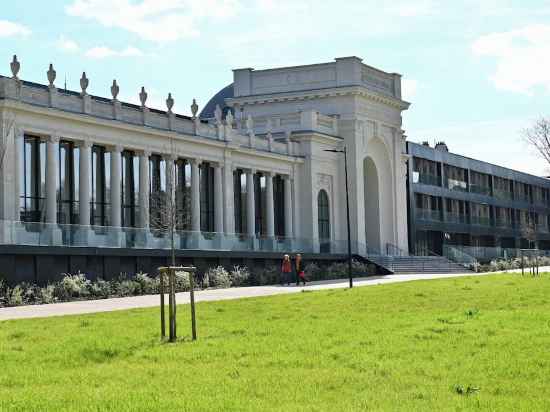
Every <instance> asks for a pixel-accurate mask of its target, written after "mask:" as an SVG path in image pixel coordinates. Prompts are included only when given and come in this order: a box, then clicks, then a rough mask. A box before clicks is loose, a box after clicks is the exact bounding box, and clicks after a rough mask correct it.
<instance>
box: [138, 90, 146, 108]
mask: <svg viewBox="0 0 550 412" xmlns="http://www.w3.org/2000/svg"><path fill="white" fill-rule="evenodd" d="M139 101H140V102H141V107H145V102H146V101H147V92H146V91H145V87H143V86H142V87H141V92H140V93H139Z"/></svg>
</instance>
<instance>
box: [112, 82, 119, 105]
mask: <svg viewBox="0 0 550 412" xmlns="http://www.w3.org/2000/svg"><path fill="white" fill-rule="evenodd" d="M119 92H120V87H118V84H117V82H116V79H114V80H113V85H112V86H111V95H112V96H113V100H116V98H117V97H118V93H119Z"/></svg>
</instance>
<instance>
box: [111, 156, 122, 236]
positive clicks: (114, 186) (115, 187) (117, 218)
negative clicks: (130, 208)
mask: <svg viewBox="0 0 550 412" xmlns="http://www.w3.org/2000/svg"><path fill="white" fill-rule="evenodd" d="M121 153H122V147H121V146H114V147H113V148H112V149H111V226H114V227H120V224H121V223H120V222H121V215H122V210H121V206H120V201H121V199H120V188H121V184H122V182H121Z"/></svg>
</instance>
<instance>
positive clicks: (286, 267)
mask: <svg viewBox="0 0 550 412" xmlns="http://www.w3.org/2000/svg"><path fill="white" fill-rule="evenodd" d="M291 273H292V263H291V262H290V256H289V255H285V256H284V257H283V264H282V265H281V285H284V284H285V283H286V284H287V285H290V277H291Z"/></svg>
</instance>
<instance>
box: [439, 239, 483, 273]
mask: <svg viewBox="0 0 550 412" xmlns="http://www.w3.org/2000/svg"><path fill="white" fill-rule="evenodd" d="M443 255H444V256H445V257H446V258H447V259H448V260H450V261H453V262H455V263H457V264H459V265H461V266H464V267H466V268H469V269H473V270H474V271H475V272H477V270H478V268H479V261H478V260H477V259H476V258H475V257H473V256H471V255H469V254H467V253H465V252H464V251H463V250H461V249H459V248H457V247H454V246H451V245H443Z"/></svg>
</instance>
